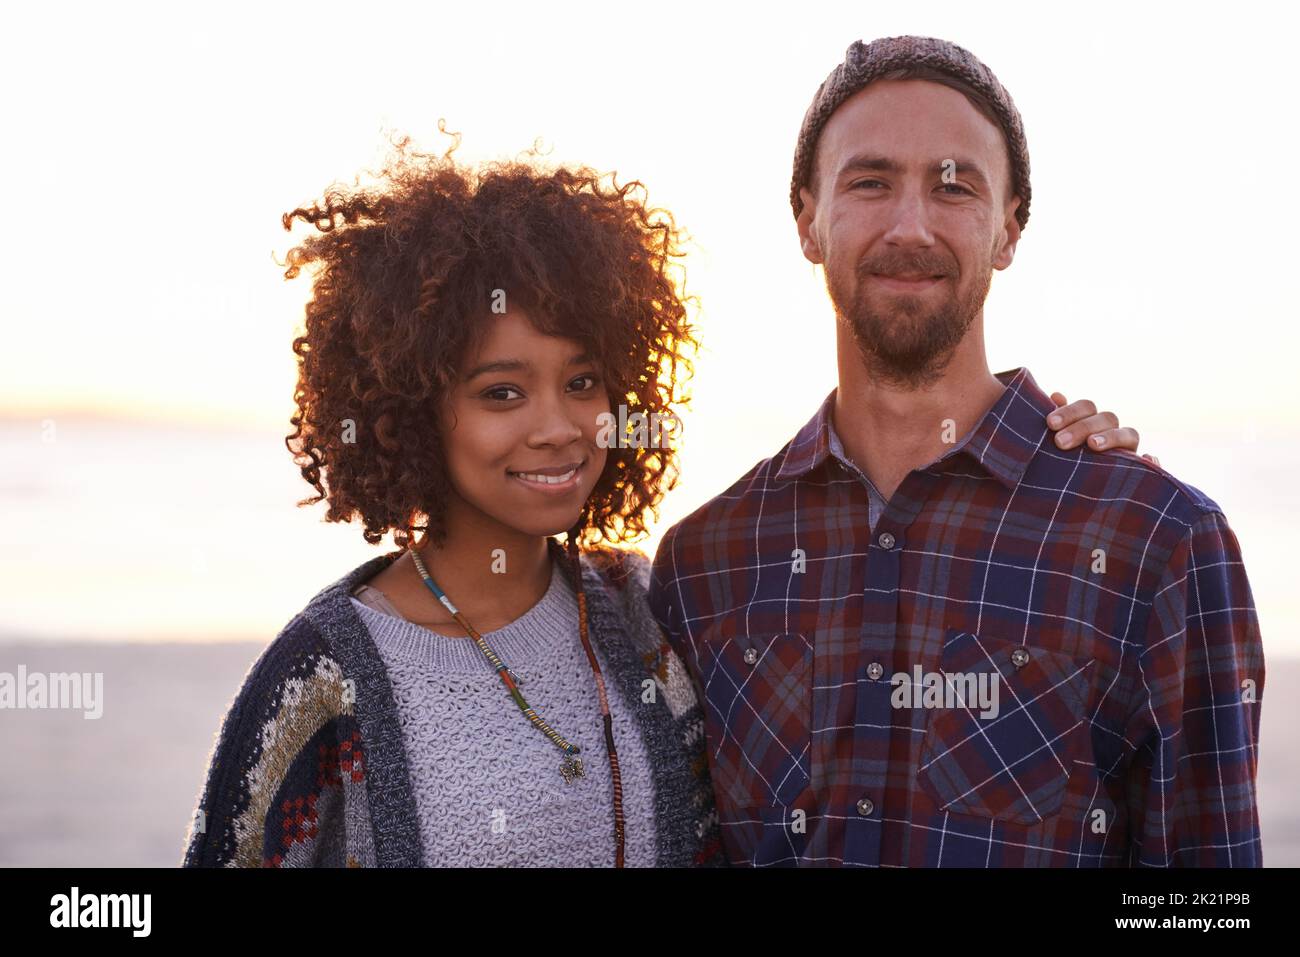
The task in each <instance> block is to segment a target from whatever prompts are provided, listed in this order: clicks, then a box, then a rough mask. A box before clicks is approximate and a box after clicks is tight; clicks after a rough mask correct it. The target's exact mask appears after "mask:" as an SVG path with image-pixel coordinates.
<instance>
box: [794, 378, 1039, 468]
mask: <svg viewBox="0 0 1300 957" xmlns="http://www.w3.org/2000/svg"><path fill="white" fill-rule="evenodd" d="M997 379H998V381H999V382H1001V383H1002V384H1003V385H1005V386H1006V389H1005V390H1004V391H1003V393H1002V395H1001V396H999V397H998V400H997V402H995V403H993V407H992V408H991V409H989V410H988V412H986V413H985V414H984V418H982V419H980V422H979V424H978V425H977V426H976V427H975V428H974V430H973V431H972V432H971V433H970V434H969V435H968V436H967V438H966V440H965V441H964V442H962V443H961V444H960V445H959V446H957V447H956V448H953V449H950V450H949V451H948V452H946V453H945V454H944V455H943V456H941V457H940V458H939V459H938V460H937V461H936V462H934V463H932V464H934V465H937V464H939V463H940V462H943V461H944V460H945V459H948V458H950V457H952V456H954V455H966V456H968V457H969V458H971V459H972V460H974V461H975V462H977V463H978V464H979V465H981V466H982V467H983V468H984V470H985V471H987V472H988V473H989V474H990V475H992V476H993V477H994V478H996V479H997V480H998V481H999V482H1001V483H1002V484H1003V485H1004V486H1006V487H1007V488H1008V489H1014V488H1015V487H1016V486H1017V485H1018V484H1019V483H1020V478H1021V476H1023V475H1024V474H1025V469H1026V468H1027V467H1028V466H1029V460H1030V459H1031V458H1033V455H1034V453H1035V452H1036V451H1037V450H1038V447H1039V446H1040V445H1041V444H1042V441H1043V438H1044V437H1045V436H1046V435H1047V432H1048V428H1047V414H1048V413H1049V412H1051V411H1052V410H1053V409H1054V408H1056V403H1054V402H1053V401H1052V400H1051V399H1050V398H1049V397H1048V396H1047V395H1046V394H1045V393H1044V392H1043V390H1042V389H1040V388H1039V387H1038V383H1037V382H1035V381H1034V377H1033V376H1032V375H1030V373H1029V370H1028V369H1027V368H1025V367H1023V366H1022V367H1020V368H1018V369H1010V370H1008V371H1006V372H999V373H997ZM836 391H837V389H832V390H831V391H830V394H829V395H827V396H826V399H825V401H823V402H822V404H821V408H819V409H818V410H817V413H816V415H814V416H813V417H812V418H811V419H809V420H808V422H807V423H806V424H805V425H804V427H803V428H801V429H800V430H799V431H798V433H797V434H796V435H795V437H794V440H793V441H792V442H791V443H790V447H789V449H788V450H787V451H786V455H785V461H783V462H782V463H781V467H780V468H779V469H778V470H777V473H776V478H777V479H792V478H797V477H799V476H802V475H806V474H807V473H808V472H811V471H812V470H813V469H815V468H817V467H818V466H819V465H821V464H822V463H823V462H824V461H826V457H827V456H828V455H829V454H830V446H831V441H830V435H831V417H832V412H833V410H834V408H835V393H836Z"/></svg>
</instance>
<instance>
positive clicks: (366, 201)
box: [282, 122, 698, 549]
mask: <svg viewBox="0 0 1300 957" xmlns="http://www.w3.org/2000/svg"><path fill="white" fill-rule="evenodd" d="M439 129H444V127H443V124H442V123H441V122H440V123H439ZM444 132H445V129H444ZM453 135H455V134H453ZM458 142H459V136H456V143H453V144H452V146H451V149H449V150H448V151H447V152H446V153H444V154H442V155H441V156H435V155H432V154H425V153H420V152H417V151H414V150H408V145H409V143H410V138H409V137H405V138H403V139H401V141H400V142H398V143H396V144H394V145H395V146H396V153H395V154H393V155H390V157H389V158H388V159H387V161H386V163H385V166H384V168H383V170H382V171H381V173H380V174H379V180H380V182H379V185H377V186H373V187H369V188H363V187H361V186H360V185H359V182H360V180H359V178H358V180H357V184H355V185H354V186H353V187H347V186H342V185H340V184H337V183H336V184H333V185H331V186H330V187H328V188H327V190H326V192H325V196H324V199H323V201H316V202H313V204H312V205H311V206H310V207H309V208H306V207H299V208H297V209H294V210H293V211H292V212H288V213H285V214H284V215H283V216H282V222H283V225H284V228H285V229H286V230H291V229H292V228H293V223H294V221H295V220H298V219H301V220H303V221H304V222H306V223H309V224H311V225H313V226H315V228H316V230H317V231H318V233H313V234H312V235H311V236H309V237H307V238H306V239H305V240H303V241H302V242H301V243H300V244H299V245H297V246H295V247H294V248H292V249H290V250H289V252H288V254H287V256H286V261H285V263H283V264H282V265H285V266H287V268H286V269H285V273H284V275H285V278H286V279H293V278H294V277H295V276H297V275H298V273H299V271H300V270H301V269H302V267H304V266H313V267H314V269H313V272H312V290H311V297H310V299H309V301H308V304H307V307H306V323H305V326H306V331H305V334H304V335H301V336H299V337H297V338H296V339H294V342H293V351H294V352H295V353H296V354H297V356H298V383H297V387H296V388H295V390H294V402H295V404H296V410H295V412H294V414H293V415H292V416H291V418H290V422H291V423H292V425H293V428H294V431H293V432H292V433H291V434H290V435H288V436H287V437H286V438H285V445H286V447H287V448H288V449H289V451H290V452H291V453H292V454H293V460H294V463H295V464H296V465H298V467H299V469H300V470H301V472H302V476H303V478H304V479H305V480H306V481H307V482H308V483H309V484H310V485H312V486H313V487H314V488H315V490H316V495H315V496H314V497H308V498H305V499H302V500H301V501H299V502H298V505H299V506H302V505H311V504H314V503H316V502H319V501H321V500H322V499H328V503H329V505H328V511H327V513H326V515H325V520H326V521H331V522H336V521H345V522H347V521H352V520H353V518H354V517H355V516H359V517H360V519H361V521H362V522H363V523H364V537H365V539H366V541H367V542H369V543H370V544H376V543H378V542H380V541H381V540H382V539H383V537H384V536H385V535H386V534H387V533H388V532H389V531H392V532H393V533H394V541H395V543H396V544H397V546H398V548H399V549H401V548H406V547H408V546H409V545H411V544H413V543H414V542H415V539H416V534H415V533H416V532H417V531H422V532H423V533H424V535H425V539H426V540H431V541H432V542H434V543H435V544H437V543H440V542H442V541H444V540H445V538H446V528H445V524H444V522H445V507H444V505H443V503H444V502H445V500H446V497H447V495H448V493H449V492H450V491H451V486H450V482H449V479H448V477H447V473H446V469H445V465H444V458H445V457H444V453H443V447H442V439H441V436H440V435H439V433H438V430H437V428H436V423H437V421H438V416H437V410H438V409H439V408H440V404H441V403H442V402H443V401H444V399H445V398H446V396H447V395H448V393H449V392H450V390H451V388H452V387H453V386H454V385H455V383H456V381H457V379H458V373H459V370H460V369H461V368H462V363H463V361H464V360H465V359H466V358H467V356H468V355H470V354H471V353H472V350H473V349H474V348H476V346H477V345H478V344H479V342H480V341H481V340H482V338H483V335H484V333H485V331H486V330H485V325H486V324H485V323H484V322H482V321H475V320H478V319H481V318H482V317H484V316H487V315H489V314H490V312H489V309H490V306H491V304H492V303H493V297H494V293H495V291H497V290H504V291H505V292H506V294H507V295H508V296H509V300H510V302H511V303H512V304H514V303H519V304H520V305H522V306H524V307H525V308H526V310H527V314H528V316H529V319H530V320H531V322H532V323H533V324H534V326H536V328H537V329H538V331H539V332H542V333H544V334H549V335H556V336H562V337H564V338H568V339H573V340H576V341H578V342H579V343H581V344H582V345H583V346H584V347H585V349H586V350H587V353H588V355H590V356H592V358H593V360H594V361H595V362H596V364H597V366H598V367H599V368H600V369H601V372H602V375H603V376H604V379H605V382H606V388H607V391H608V392H609V397H610V405H611V408H614V409H617V407H618V405H619V404H620V403H622V404H625V405H626V406H627V410H628V417H629V418H631V416H632V415H633V413H636V412H640V413H642V414H644V415H645V416H646V417H647V421H653V419H651V418H650V416H652V415H653V414H656V413H657V414H659V415H660V416H664V415H671V414H675V413H674V412H673V408H674V407H675V406H678V405H681V404H684V403H686V402H688V401H689V399H688V397H687V396H685V395H679V394H678V389H679V382H684V381H685V380H687V379H689V378H690V376H691V374H692V371H693V369H692V364H691V360H690V358H689V355H688V354H689V353H693V352H694V350H695V349H696V348H698V343H697V342H696V340H695V338H694V335H693V331H694V330H693V326H692V325H691V324H690V322H689V321H688V306H691V307H694V306H696V305H697V304H698V303H697V301H696V297H694V296H689V297H688V296H685V280H684V270H683V267H682V263H681V259H682V257H683V255H684V253H683V251H682V248H681V243H682V236H681V234H680V232H679V230H678V228H677V227H676V225H675V223H674V221H673V218H672V216H671V214H669V213H668V212H666V211H665V210H662V209H657V208H655V209H651V208H649V207H648V206H647V205H646V196H645V187H644V186H643V185H642V184H641V183H640V182H638V181H632V182H630V183H626V184H624V185H621V186H620V185H618V182H617V174H609V176H608V182H607V181H606V180H607V177H606V176H605V175H602V174H598V173H596V172H595V171H593V170H591V169H589V168H587V167H558V168H554V169H546V168H543V167H542V166H540V165H539V164H538V163H537V162H536V159H537V154H536V152H535V150H530V151H529V152H528V154H526V160H514V161H507V162H499V163H489V164H484V165H481V166H478V167H476V168H473V169H469V168H466V167H464V166H461V165H458V164H457V163H456V162H455V161H454V160H453V159H452V156H451V154H452V152H454V150H455V149H456V144H457V143H458ZM496 295H497V296H498V297H499V295H500V294H499V293H496ZM677 474H678V468H677V463H676V452H675V451H674V450H673V449H672V448H670V447H660V448H639V447H631V448H617V447H615V448H610V449H609V450H608V458H607V461H606V464H605V468H604V470H603V471H602V472H601V475H600V478H599V479H598V480H597V482H596V485H595V487H594V489H593V491H592V494H591V496H590V497H589V498H588V500H587V503H586V505H585V507H584V511H583V514H582V516H580V518H579V520H578V522H577V524H576V525H575V526H574V528H573V529H570V530H569V538H570V540H571V541H572V540H574V539H575V537H576V539H577V541H579V542H581V543H582V544H583V545H584V547H596V546H597V544H598V543H599V542H601V541H602V540H603V541H605V542H609V543H613V544H622V543H626V542H631V541H635V540H637V539H639V538H641V537H643V536H644V535H645V534H646V532H647V530H646V513H647V511H649V512H650V513H651V514H653V515H654V516H655V517H657V516H658V511H657V508H658V505H659V502H660V500H661V499H662V497H663V494H664V493H665V492H666V491H667V490H669V489H671V488H672V487H673V486H674V485H675V484H676V480H677ZM322 476H324V477H325V481H324V482H322ZM421 519H423V520H424V524H418V523H419V522H420V520H421Z"/></svg>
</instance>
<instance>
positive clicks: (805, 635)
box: [650, 37, 1264, 867]
mask: <svg viewBox="0 0 1300 957" xmlns="http://www.w3.org/2000/svg"><path fill="white" fill-rule="evenodd" d="M1029 198H1030V189H1029V159H1028V153H1027V150H1026V145H1025V138H1024V133H1023V128H1022V125H1021V120H1020V116H1019V113H1018V112H1017V110H1016V108H1015V105H1014V104H1013V102H1012V100H1011V97H1010V96H1009V95H1008V94H1007V92H1006V90H1005V89H1003V87H1002V86H1001V84H1000V83H999V82H998V81H997V79H996V78H995V77H994V76H993V74H992V73H991V72H990V71H989V69H988V68H987V67H986V66H984V64H982V63H980V62H979V61H978V60H977V59H976V58H975V57H974V56H972V55H971V54H970V53H968V52H967V51H965V50H963V49H961V48H960V47H957V46H955V45H953V44H951V43H947V42H945V41H941V40H935V39H930V38H921V37H896V38H890V39H884V40H877V41H875V42H873V43H871V44H866V45H864V44H862V43H855V44H853V45H852V46H851V47H849V50H848V54H847V58H846V59H845V61H844V63H843V64H841V65H840V66H838V67H836V69H835V70H834V71H832V72H831V74H830V76H829V77H828V78H827V80H826V82H825V83H823V84H822V86H821V88H820V89H819V90H818V91H817V94H816V96H815V97H814V99H813V103H812V105H811V107H810V108H809V110H808V113H807V115H806V117H805V119H804V123H803V128H802V131H801V133H800V137H799V143H798V147H797V150H796V153H795V163H794V177H793V183H792V187H791V203H792V206H793V209H794V213H795V216H796V221H797V226H798V232H799V238H800V241H801V243H802V247H803V253H804V256H805V257H806V258H807V259H809V260H810V261H811V262H813V263H818V264H821V265H822V266H823V267H824V270H825V276H826V285H827V289H828V292H829V294H830V298H831V302H832V304H833V305H834V308H835V312H836V316H837V320H838V321H837V349H838V358H839V362H838V368H839V385H838V388H837V389H835V390H833V391H832V392H831V394H830V395H829V396H828V397H827V399H826V401H825V403H824V404H823V405H822V407H821V408H820V409H819V410H818V411H817V414H816V415H814V416H813V418H812V419H811V420H810V421H809V422H808V424H807V425H805V426H804V427H803V428H802V429H801V430H800V431H799V433H798V434H797V435H796V436H795V437H794V438H793V439H792V440H791V441H790V442H789V443H788V444H787V445H786V446H785V447H784V448H783V449H781V451H780V452H778V453H777V454H776V455H774V456H773V457H771V458H769V459H765V460H763V461H762V462H759V463H758V464H757V465H755V466H754V467H753V468H752V469H751V470H750V471H749V472H748V473H746V474H745V475H744V476H743V477H741V478H740V479H739V480H738V481H737V482H736V483H735V484H734V485H732V486H731V488H729V489H728V490H727V491H725V492H723V493H722V494H721V495H719V496H718V497H716V498H714V499H713V500H712V501H710V502H708V503H707V504H705V505H704V506H703V507H701V508H700V509H698V510H697V511H696V512H694V513H693V514H692V515H690V516H689V517H687V518H686V519H685V520H683V521H682V522H680V523H679V524H677V525H676V526H674V527H673V528H672V529H670V530H669V532H668V533H667V534H666V535H665V537H664V539H663V541H662V542H661V544H660V547H659V551H658V554H657V556H656V558H655V563H654V568H653V572H652V583H651V592H650V601H651V605H652V608H653V610H654V612H655V616H656V618H657V619H658V620H659V623H660V625H661V626H662V627H663V628H664V629H665V631H666V632H667V634H668V635H669V637H670V640H671V642H672V644H673V646H674V647H675V649H676V651H677V652H678V654H679V655H680V656H681V658H682V659H683V660H684V661H685V662H686V663H687V666H688V668H689V669H690V670H691V673H692V676H693V678H694V679H695V680H696V681H697V682H698V684H699V686H700V688H701V692H702V697H703V699H704V700H705V702H706V714H707V719H706V735H707V743H708V753H709V759H710V765H711V769H712V773H713V783H714V787H715V790H716V792H717V796H718V807H719V815H720V818H721V824H722V832H723V843H724V846H725V848H726V851H727V855H728V858H729V859H730V860H731V861H732V863H735V864H753V865H757V866H765V865H775V864H814V865H816V864H823V865H826V864H830V865H838V864H845V865H856V866H890V867H896V866H945V867H950V866H976V867H985V866H994V867H997V866H1017V867H1025V866H1063V867H1114V866H1121V867H1122V866H1157V867H1165V866H1188V865H1201V866H1258V865H1260V863H1261V848H1260V837H1259V822H1258V814H1257V810H1256V803H1255V772H1256V762H1257V746H1258V740H1259V717H1260V704H1259V701H1260V695H1261V693H1262V691H1263V685H1264V661H1263V651H1262V646H1261V641H1260V633H1259V627H1258V623H1257V619H1256V615H1255V611H1254V606H1253V601H1252V597H1251V591H1250V586H1249V584H1248V582H1247V579H1246V574H1245V570H1244V567H1243V565H1242V560H1241V553H1240V548H1239V546H1238V543H1237V540H1236V538H1235V537H1234V535H1233V533H1232V531H1231V529H1230V528H1229V527H1228V524H1227V521H1226V520H1225V518H1224V516H1223V513H1222V511H1221V510H1220V509H1219V507H1218V506H1217V505H1216V504H1215V503H1214V502H1213V501H1211V500H1210V499H1209V498H1208V497H1206V496H1205V495H1204V494H1203V493H1201V492H1200V491H1198V490H1197V489H1195V488H1193V487H1191V486H1189V485H1187V484H1185V483H1183V482H1180V481H1178V480H1177V479H1175V478H1174V477H1173V476H1171V475H1169V474H1168V473H1167V472H1165V471H1163V470H1161V469H1160V468H1159V467H1157V466H1156V465H1153V464H1150V463H1148V462H1146V461H1143V459H1141V458H1139V457H1138V456H1136V455H1133V454H1132V453H1130V452H1125V451H1119V450H1113V451H1107V452H1104V453H1102V454H1094V453H1093V452H1091V451H1090V450H1087V449H1084V448H1077V447H1076V448H1064V447H1063V446H1062V444H1061V443H1059V442H1052V441H1049V436H1050V435H1051V432H1050V430H1049V428H1048V419H1049V416H1050V415H1051V414H1052V410H1053V408H1054V403H1053V401H1052V400H1051V399H1049V398H1048V397H1047V396H1046V395H1044V394H1043V393H1042V391H1040V389H1039V388H1038V386H1037V384H1036V383H1035V382H1034V379H1033V377H1032V376H1031V375H1030V374H1029V371H1028V370H1027V369H1024V368H1019V369H1014V370H1011V371H1009V372H1003V373H999V374H997V375H996V376H995V375H993V374H991V373H990V372H989V369H988V365H987V361H986V359H985V353H984V335H983V322H984V316H983V303H984V299H985V296H986V294H987V292H988V288H989V281H990V277H991V275H992V271H993V270H994V269H1005V268H1007V267H1008V266H1009V265H1010V264H1011V261H1012V256H1013V254H1014V253H1015V249H1016V244H1017V242H1018V241H1019V239H1020V235H1021V231H1022V230H1023V229H1024V228H1025V225H1026V222H1027V220H1028V218H1029Z"/></svg>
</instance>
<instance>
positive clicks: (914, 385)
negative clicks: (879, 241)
mask: <svg viewBox="0 0 1300 957" xmlns="http://www.w3.org/2000/svg"><path fill="white" fill-rule="evenodd" d="M844 272H845V270H844V269H838V270H837V269H831V268H829V264H828V268H827V269H826V289H827V292H829V293H830V297H831V303H832V304H833V305H834V307H835V312H836V315H837V316H838V317H839V320H840V321H841V322H843V323H845V324H846V325H847V326H848V328H849V330H850V331H851V332H852V333H853V338H854V340H855V341H856V342H857V344H858V351H859V352H860V353H861V354H862V360H863V362H864V363H865V364H866V368H867V373H868V374H869V375H870V376H871V377H872V378H873V379H878V380H880V381H883V382H886V383H889V384H891V385H894V386H896V387H898V388H902V389H905V390H908V391H914V390H916V389H920V388H924V387H925V386H928V385H930V384H931V383H933V382H935V381H937V380H938V379H939V378H940V376H942V375H943V371H944V369H945V368H947V366H948V363H949V362H950V361H951V359H952V356H953V353H954V352H956V350H957V346H958V345H959V344H960V343H961V341H962V339H963V338H964V337H965V335H966V332H967V330H968V329H970V326H971V323H973V322H974V321H975V317H976V316H978V315H979V313H980V310H981V309H982V308H983V306H984V300H985V298H987V296H988V293H989V285H990V283H991V282H992V278H993V263H992V258H991V256H990V259H989V262H988V263H987V264H986V266H984V267H982V268H980V269H979V270H978V272H977V273H976V281H975V282H974V283H972V285H971V286H970V288H968V289H966V290H965V291H964V293H963V291H962V290H960V289H959V288H957V286H956V282H957V278H958V277H957V265H956V263H954V262H953V261H951V260H950V259H948V258H946V257H943V256H940V255H938V254H936V253H929V252H927V253H919V254H913V255H911V256H906V255H902V254H886V255H881V256H874V257H871V258H868V259H866V260H863V261H862V262H861V263H859V264H858V266H857V284H856V288H855V287H853V286H852V285H851V284H850V283H849V282H846V280H848V279H850V277H848V276H845V275H844ZM872 273H883V274H886V275H896V274H899V273H909V274H922V275H927V276H928V275H936V276H943V277H944V279H943V282H944V283H947V284H948V285H949V288H948V289H947V293H946V295H943V296H942V298H940V296H937V295H933V294H932V293H931V292H930V291H928V290H927V291H924V292H920V293H916V294H909V293H902V294H895V293H890V292H888V291H884V290H881V289H879V288H878V287H876V286H875V284H874V283H873V281H872V280H871V278H870V277H871V274H872ZM927 297H928V298H927Z"/></svg>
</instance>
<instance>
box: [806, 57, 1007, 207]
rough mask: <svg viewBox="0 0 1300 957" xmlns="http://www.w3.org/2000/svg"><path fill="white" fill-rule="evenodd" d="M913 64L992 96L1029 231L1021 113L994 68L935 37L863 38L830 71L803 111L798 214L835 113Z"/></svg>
mask: <svg viewBox="0 0 1300 957" xmlns="http://www.w3.org/2000/svg"><path fill="white" fill-rule="evenodd" d="M911 66H924V67H929V68H930V69H932V70H938V71H939V72H941V73H944V74H947V75H948V76H951V77H954V78H955V79H958V80H962V81H964V82H965V83H968V84H969V85H970V86H972V87H974V88H975V90H977V91H978V92H979V93H981V94H983V96H984V97H985V98H986V99H987V100H988V102H989V105H990V106H991V107H992V108H993V112H994V114H995V115H996V116H997V118H998V123H999V125H1000V126H1001V127H1002V135H1003V137H1004V138H1005V139H1006V143H1007V155H1008V156H1009V157H1010V159H1011V184H1012V189H1013V192H1014V193H1015V195H1017V196H1019V197H1020V206H1019V207H1018V208H1017V209H1016V220H1017V221H1018V222H1019V223H1020V228H1021V229H1024V227H1025V223H1027V222H1028V221H1029V148H1028V146H1027V145H1026V144H1025V130H1024V126H1023V125H1022V123H1021V121H1020V112H1019V111H1018V110H1017V109H1016V104H1015V103H1014V102H1012V100H1011V94H1010V93H1008V92H1007V91H1006V89H1005V88H1004V87H1003V86H1002V84H1001V83H999V82H998V78H997V77H996V76H994V75H993V71H992V70H990V69H989V68H988V67H986V66H985V65H984V64H983V63H981V62H980V61H979V60H977V59H976V58H975V55H974V54H972V53H970V52H968V51H966V50H963V49H962V48H961V47H959V46H957V44H955V43H949V42H948V41H947V40H936V39H935V38H934V37H885V38H883V39H880V40H873V41H871V42H870V43H863V42H862V41H861V40H858V41H856V42H854V43H853V44H851V45H850V46H849V49H848V51H847V52H846V53H845V55H844V62H843V63H841V64H840V65H839V66H837V67H836V68H835V69H833V70H831V72H830V76H828V77H826V80H825V81H824V82H823V83H822V85H821V86H819V87H818V88H817V93H816V95H815V96H814V97H813V101H812V104H811V105H810V106H809V107H808V112H807V113H806V114H804V118H803V127H802V128H801V129H800V130H799V142H798V144H797V145H796V146H795V151H794V178H793V180H792V181H791V183H790V206H791V207H792V208H793V209H794V215H795V217H796V218H797V217H798V216H799V213H800V212H802V210H803V200H801V199H800V198H799V189H800V188H801V187H803V186H807V185H808V180H809V179H810V178H811V176H812V168H813V159H814V157H815V155H816V152H817V139H818V137H820V136H821V132H822V127H824V126H825V125H826V121H827V120H828V119H830V116H831V114H832V113H834V112H835V110H836V109H838V107H839V105H840V104H841V103H843V102H844V101H845V100H847V99H848V98H849V97H850V96H852V95H853V94H854V93H857V92H858V91H859V90H861V89H862V88H863V87H864V86H866V85H867V84H868V83H870V82H871V81H872V80H875V79H878V78H879V77H880V76H882V75H883V74H886V73H889V72H890V71H892V70H897V69H900V68H902V67H911Z"/></svg>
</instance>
